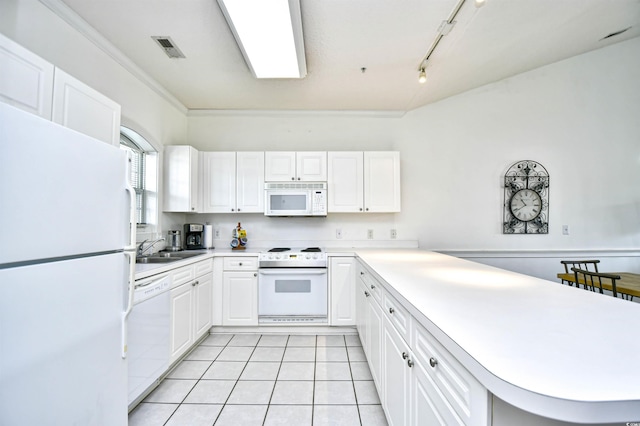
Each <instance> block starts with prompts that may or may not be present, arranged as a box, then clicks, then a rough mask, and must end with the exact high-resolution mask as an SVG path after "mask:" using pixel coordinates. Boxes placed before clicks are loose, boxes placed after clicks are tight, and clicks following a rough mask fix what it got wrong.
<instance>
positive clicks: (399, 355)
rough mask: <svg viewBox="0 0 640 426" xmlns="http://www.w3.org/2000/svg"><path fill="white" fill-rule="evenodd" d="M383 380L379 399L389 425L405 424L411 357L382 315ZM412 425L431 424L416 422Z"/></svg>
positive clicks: (409, 386) (409, 392)
mask: <svg viewBox="0 0 640 426" xmlns="http://www.w3.org/2000/svg"><path fill="white" fill-rule="evenodd" d="M383 351H384V354H383V357H382V358H383V360H384V364H383V367H382V369H383V380H382V383H383V385H382V389H381V390H382V395H381V401H382V402H383V404H384V407H385V410H386V414H387V420H388V421H389V425H391V426H404V425H409V424H410V423H409V414H410V411H409V407H410V402H411V400H410V394H411V382H410V381H411V374H410V373H411V368H412V363H413V360H412V356H411V351H410V350H409V345H408V344H407V343H406V342H405V341H404V340H403V339H402V337H400V334H398V332H397V330H396V329H395V328H394V327H393V325H392V324H391V322H390V321H389V319H387V318H386V317H385V318H384V321H383ZM416 424H432V423H429V422H426V423H416Z"/></svg>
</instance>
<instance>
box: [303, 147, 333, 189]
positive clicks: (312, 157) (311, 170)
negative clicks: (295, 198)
mask: <svg viewBox="0 0 640 426" xmlns="http://www.w3.org/2000/svg"><path fill="white" fill-rule="evenodd" d="M296 174H297V180H300V181H307V182H325V181H326V180H327V153H326V152H324V151H323V152H297V153H296Z"/></svg>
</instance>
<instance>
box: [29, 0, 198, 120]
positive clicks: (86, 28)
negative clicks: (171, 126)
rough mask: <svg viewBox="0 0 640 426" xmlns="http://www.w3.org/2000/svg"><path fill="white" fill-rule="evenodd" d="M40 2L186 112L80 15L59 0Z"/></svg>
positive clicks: (183, 111) (181, 105)
mask: <svg viewBox="0 0 640 426" xmlns="http://www.w3.org/2000/svg"><path fill="white" fill-rule="evenodd" d="M39 1H40V3H42V4H43V5H45V6H46V7H47V8H49V9H50V10H51V11H52V12H53V13H55V14H56V15H58V16H59V17H60V18H61V19H62V20H63V21H65V22H66V23H67V24H69V25H71V27H72V28H74V29H75V30H76V31H78V32H79V33H80V34H82V35H83V36H84V37H85V38H86V39H88V40H89V41H91V42H92V43H93V44H95V45H96V46H97V47H98V48H100V49H101V50H102V51H103V52H105V53H106V54H107V55H109V56H110V57H111V58H112V59H113V60H114V61H116V62H117V63H118V64H120V65H121V66H122V67H123V68H124V69H126V70H127V71H129V72H130V73H131V74H132V75H133V76H134V77H136V78H137V79H138V80H140V81H141V82H142V83H143V84H145V85H146V86H148V87H149V88H150V89H151V90H153V91H154V92H155V93H157V94H158V95H160V96H161V97H162V98H164V99H165V100H166V101H167V102H169V103H170V104H171V105H173V106H174V107H175V108H176V109H178V110H179V111H180V112H182V113H183V114H187V111H188V109H187V107H185V106H184V104H182V102H180V101H179V100H178V99H177V98H176V97H175V96H173V95H172V94H171V93H169V92H168V91H167V89H165V88H164V87H163V86H162V85H160V83H158V82H157V81H156V80H155V79H154V78H153V77H151V76H150V75H149V74H147V73H146V72H144V71H143V70H142V69H141V68H140V67H139V66H137V65H136V64H135V63H134V62H133V61H132V60H131V59H129V57H128V56H126V55H125V54H124V53H122V51H121V50H120V49H118V48H117V47H116V46H114V45H113V44H112V43H111V42H110V41H109V40H107V39H106V38H105V37H104V36H103V35H102V34H100V33H99V32H98V31H96V29H95V28H93V27H92V26H91V25H89V23H88V22H87V21H85V20H84V19H82V17H81V16H80V15H78V14H77V13H76V12H74V11H73V10H72V9H71V8H70V7H69V6H67V5H66V4H65V3H63V2H62V1H61V0H39Z"/></svg>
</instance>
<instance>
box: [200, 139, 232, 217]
mask: <svg viewBox="0 0 640 426" xmlns="http://www.w3.org/2000/svg"><path fill="white" fill-rule="evenodd" d="M200 155H201V157H202V211H203V212H205V213H230V212H234V211H235V209H236V153H235V152H201V153H200Z"/></svg>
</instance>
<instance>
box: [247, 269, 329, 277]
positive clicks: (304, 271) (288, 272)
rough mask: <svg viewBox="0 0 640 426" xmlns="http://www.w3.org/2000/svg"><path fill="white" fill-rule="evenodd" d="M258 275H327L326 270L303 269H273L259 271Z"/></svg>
mask: <svg viewBox="0 0 640 426" xmlns="http://www.w3.org/2000/svg"><path fill="white" fill-rule="evenodd" d="M258 273H260V275H294V274H305V275H323V274H326V273H327V270H326V268H319V269H303V268H298V269H296V268H273V269H259V270H258Z"/></svg>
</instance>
